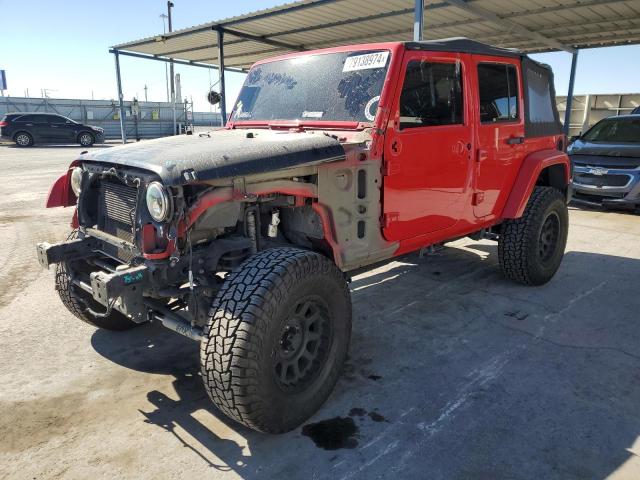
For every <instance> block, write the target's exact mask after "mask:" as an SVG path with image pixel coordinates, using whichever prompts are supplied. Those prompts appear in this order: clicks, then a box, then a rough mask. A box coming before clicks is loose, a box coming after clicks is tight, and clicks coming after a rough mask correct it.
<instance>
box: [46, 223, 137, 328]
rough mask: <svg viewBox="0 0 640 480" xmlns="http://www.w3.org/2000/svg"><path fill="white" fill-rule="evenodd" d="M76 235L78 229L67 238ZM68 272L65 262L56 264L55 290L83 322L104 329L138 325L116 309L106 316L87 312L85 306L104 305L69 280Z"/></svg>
mask: <svg viewBox="0 0 640 480" xmlns="http://www.w3.org/2000/svg"><path fill="white" fill-rule="evenodd" d="M77 236H78V231H77V230H74V231H72V232H71V234H70V235H69V237H68V238H67V240H72V239H74V238H77ZM69 272H70V268H69V265H67V263H65V262H62V263H58V264H57V265H56V290H57V292H58V295H60V300H62V303H63V304H64V306H65V307H67V310H69V311H70V312H71V313H73V314H74V315H75V316H76V317H78V318H79V319H80V320H82V321H83V322H85V323H88V324H90V325H93V326H94V327H98V328H103V329H105V330H129V329H130V328H134V327H136V326H137V325H138V324H137V323H135V322H133V321H131V320H129V319H128V318H127V317H125V316H124V315H123V314H121V313H120V312H118V311H116V310H112V311H111V313H110V314H109V315H107V316H106V317H96V316H95V315H93V314H91V313H89V312H88V311H87V307H91V309H92V310H94V311H103V310H105V307H104V306H103V305H101V304H99V303H98V302H96V301H95V300H94V299H93V297H92V296H91V295H89V293H87V292H85V291H84V290H82V289H80V288H79V287H77V286H76V285H74V284H73V283H72V282H71V276H70V275H69Z"/></svg>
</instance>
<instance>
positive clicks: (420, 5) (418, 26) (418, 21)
mask: <svg viewBox="0 0 640 480" xmlns="http://www.w3.org/2000/svg"><path fill="white" fill-rule="evenodd" d="M415 2H416V3H415V9H414V13H413V15H414V16H413V41H414V42H421V41H422V24H423V22H424V0H415Z"/></svg>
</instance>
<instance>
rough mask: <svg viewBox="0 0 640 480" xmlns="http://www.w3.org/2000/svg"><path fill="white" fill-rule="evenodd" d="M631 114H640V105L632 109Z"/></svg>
mask: <svg viewBox="0 0 640 480" xmlns="http://www.w3.org/2000/svg"><path fill="white" fill-rule="evenodd" d="M631 115H640V107H636V108H634V109H633V110H631Z"/></svg>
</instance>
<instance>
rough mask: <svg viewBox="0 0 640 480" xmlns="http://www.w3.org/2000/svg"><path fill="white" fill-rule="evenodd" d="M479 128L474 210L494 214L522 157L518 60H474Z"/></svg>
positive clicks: (500, 204) (477, 58)
mask: <svg viewBox="0 0 640 480" xmlns="http://www.w3.org/2000/svg"><path fill="white" fill-rule="evenodd" d="M473 63H474V69H473V70H474V74H475V75H476V76H477V81H476V82H474V83H475V85H476V88H475V94H476V105H478V106H479V112H478V114H479V125H478V129H477V131H478V134H477V147H476V151H475V152H474V153H475V160H476V172H475V176H474V177H475V180H474V194H473V197H472V203H473V210H474V214H475V216H476V217H479V218H480V217H487V216H489V215H492V214H497V213H498V211H499V210H501V209H502V206H503V205H504V203H505V202H506V199H507V197H508V195H509V193H510V189H509V188H507V186H508V185H511V182H512V181H513V178H514V176H515V175H516V173H517V170H518V168H519V165H520V159H521V158H522V155H523V154H524V148H525V145H524V141H525V138H524V120H523V117H524V115H523V102H522V87H521V85H522V79H521V78H520V69H519V64H520V62H519V60H518V59H516V58H514V59H511V58H505V57H484V56H483V57H482V58H480V57H476V56H474V57H473Z"/></svg>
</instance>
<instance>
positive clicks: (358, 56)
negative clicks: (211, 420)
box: [37, 39, 570, 433]
mask: <svg viewBox="0 0 640 480" xmlns="http://www.w3.org/2000/svg"><path fill="white" fill-rule="evenodd" d="M274 79H276V80H274ZM530 92H531V93H530ZM533 99H535V102H533V101H532V100H533ZM564 149H565V136H564V135H563V132H562V126H561V124H560V122H559V119H558V112H557V110H556V103H555V94H554V90H553V75H552V72H551V70H550V68H549V67H547V66H545V65H542V64H539V63H537V62H535V61H533V60H531V59H529V58H528V57H527V56H526V55H523V54H521V53H518V52H516V51H514V50H505V49H500V48H494V47H491V46H488V45H484V44H482V43H478V42H474V41H470V40H465V39H453V40H445V41H435V42H419V43H418V42H407V43H379V44H367V45H357V46H344V47H336V48H330V49H325V50H318V51H311V52H304V53H294V54H290V55H284V56H280V57H277V58H272V59H269V60H263V61H260V62H258V63H256V64H255V65H254V66H253V67H252V68H251V70H250V71H249V72H248V74H247V77H246V80H245V83H244V86H243V88H242V90H241V92H240V94H239V97H238V100H237V102H236V104H235V108H234V109H233V111H232V114H231V117H230V121H229V124H228V125H227V127H226V128H225V129H221V130H216V131H212V132H210V133H209V134H201V135H198V136H195V135H194V136H186V135H185V136H182V137H178V138H176V137H172V138H165V139H157V140H151V141H148V142H144V143H139V144H135V145H127V146H119V147H115V148H110V149H104V150H100V151H95V152H90V153H86V154H84V155H80V156H79V157H78V158H77V159H76V160H75V161H74V162H73V163H72V164H71V165H70V167H69V169H68V171H66V172H65V173H64V175H62V176H61V177H60V178H59V179H58V180H57V181H56V183H55V184H54V186H53V188H52V190H51V193H50V196H49V199H48V203H47V206H48V207H57V206H68V207H72V208H73V209H74V210H75V213H74V215H73V220H72V228H73V232H72V233H71V236H70V237H69V239H68V240H67V241H65V242H62V243H58V244H54V245H51V244H48V243H40V244H39V245H38V247H37V252H38V258H39V260H40V263H41V264H42V265H43V266H44V267H48V266H49V265H50V264H56V265H57V266H56V289H57V291H58V292H59V295H60V297H61V299H62V302H63V303H64V305H65V306H66V307H67V308H68V309H69V310H70V311H71V312H72V313H73V314H75V315H76V316H77V317H78V318H80V319H81V320H84V321H85V322H88V323H91V324H93V325H95V326H97V327H100V328H106V329H112V330H125V329H128V328H132V327H134V326H135V325H137V324H140V323H144V322H148V321H160V322H161V323H162V324H163V325H165V326H166V327H169V328H171V329H173V330H175V331H177V332H178V333H181V334H183V335H186V336H188V337H190V338H192V339H195V340H197V341H198V342H200V345H201V348H200V361H201V368H202V378H203V380H204V387H205V389H206V390H207V392H208V394H209V396H210V398H211V400H212V401H213V402H214V403H215V405H217V407H218V408H219V409H220V410H221V411H222V412H224V413H226V414H227V415H228V416H229V417H231V418H233V419H235V420H236V421H238V422H240V423H242V424H244V425H246V426H248V427H250V428H253V429H256V430H260V431H263V432H274V433H275V432H284V431H287V430H291V429H293V428H295V427H296V426H298V425H300V424H301V423H302V422H303V421H305V420H306V419H307V418H309V417H310V416H311V415H312V414H313V413H314V412H315V411H316V410H317V409H318V408H319V407H320V406H321V405H322V403H323V402H324V401H325V399H326V398H327V396H328V395H329V393H330V392H331V390H332V389H333V387H334V385H335V383H336V381H337V379H338V376H339V375H340V371H341V367H342V364H343V362H344V360H345V357H346V354H347V348H348V345H349V338H350V334H351V301H350V293H349V288H348V285H347V280H348V278H349V277H350V276H351V275H353V274H354V273H355V272H359V271H362V269H365V268H372V267H373V266H374V265H376V264H377V263H378V262H381V261H383V260H388V259H391V258H394V257H399V256H402V255H405V254H407V253H409V252H413V251H416V250H420V249H422V248H426V247H428V246H431V245H434V244H439V243H442V242H446V241H449V240H453V239H456V238H459V237H461V236H465V235H474V236H475V238H489V239H493V240H497V242H498V258H499V262H500V266H501V269H502V272H503V273H504V275H505V276H506V277H507V278H509V279H511V280H514V281H516V282H519V283H521V284H525V285H541V284H543V283H545V282H548V281H549V280H550V279H551V278H552V277H553V275H554V274H555V272H556V270H557V269H558V267H559V266H560V262H561V260H562V257H563V254H564V249H565V244H566V240H567V231H568V215H567V206H566V202H567V195H568V182H569V174H570V165H569V158H568V157H567V155H566V153H565V152H564ZM389 321H390V322H393V321H394V319H393V318H389Z"/></svg>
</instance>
